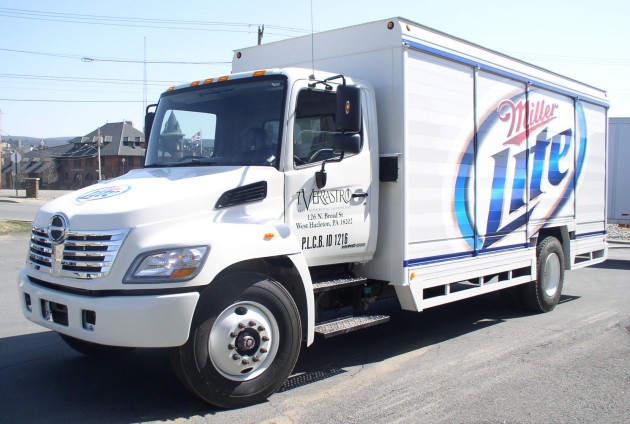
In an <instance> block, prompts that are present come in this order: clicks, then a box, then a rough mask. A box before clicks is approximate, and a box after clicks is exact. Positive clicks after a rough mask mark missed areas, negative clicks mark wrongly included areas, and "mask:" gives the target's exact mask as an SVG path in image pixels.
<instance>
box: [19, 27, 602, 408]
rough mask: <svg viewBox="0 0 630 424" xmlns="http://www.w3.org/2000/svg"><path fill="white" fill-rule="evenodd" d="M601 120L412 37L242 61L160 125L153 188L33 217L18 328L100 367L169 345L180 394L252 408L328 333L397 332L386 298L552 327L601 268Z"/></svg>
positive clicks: (312, 42) (498, 58) (584, 98)
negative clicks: (466, 304)
mask: <svg viewBox="0 0 630 424" xmlns="http://www.w3.org/2000/svg"><path fill="white" fill-rule="evenodd" d="M607 108H608V103H607V101H606V96H605V93H604V92H602V91H601V90H598V89H596V88H593V87H590V86H588V85H584V84H581V83H578V82H576V81H574V80H571V79H568V78H565V77H562V76H560V75H557V74H554V73H551V72H548V71H545V70H543V69H541V68H538V67H535V66H532V65H529V64H527V63H524V62H521V61H519V60H516V59H513V58H511V57H508V56H505V55H503V54H499V53H496V52H494V51H491V50H488V49H485V48H482V47H480V46H477V45H474V44H471V43H469V42H466V41H464V40H460V39H457V38H454V37H452V36H449V35H446V34H443V33H441V32H438V31H435V30H432V29H430V28H426V27H424V26H422V25H419V24H416V23H414V22H411V21H409V20H406V19H401V18H396V19H390V20H384V21H380V22H374V23H369V24H365V25H359V26H355V27H349V28H343V29H339V30H335V31H329V32H324V33H319V34H315V35H314V36H312V37H310V36H309V37H303V38H295V39H290V40H285V41H280V42H277V43H271V44H268V45H262V46H257V47H252V48H247V49H243V50H239V51H237V52H235V56H234V60H233V73H232V74H230V75H225V76H221V77H219V78H209V79H206V80H200V81H195V82H193V83H191V84H186V85H183V86H179V87H174V88H171V89H169V90H168V91H167V92H165V93H164V94H162V96H161V97H160V100H159V103H158V104H157V105H156V107H155V106H154V107H149V108H148V110H149V111H150V112H148V113H147V119H146V132H147V138H148V140H149V141H148V148H147V154H146V162H145V167H144V169H141V170H133V171H131V172H129V173H128V174H126V175H124V176H122V177H120V178H117V179H114V180H112V181H106V182H103V183H100V184H97V185H95V186H92V187H88V188H85V189H83V190H80V191H77V192H75V193H72V194H69V195H67V196H65V197H62V198H59V199H57V200H55V201H53V202H51V203H48V204H47V205H45V206H43V207H42V208H41V210H40V211H39V213H38V215H37V217H36V219H35V221H34V223H33V233H32V239H31V243H30V253H29V255H28V260H27V264H26V267H25V269H24V270H23V271H21V273H20V275H19V290H20V300H21V303H22V308H23V311H24V314H25V316H26V317H27V318H28V319H30V320H31V321H33V322H35V323H38V324H40V325H43V326H44V327H47V328H49V329H52V330H54V331H57V332H59V333H60V334H61V336H62V338H63V339H64V340H65V341H66V342H67V343H68V344H69V345H70V346H72V347H73V348H75V349H76V350H78V351H80V352H83V353H86V354H94V355H104V354H116V353H119V352H124V351H126V350H128V349H129V348H134V347H167V348H171V349H172V363H173V366H174V369H175V371H176V373H177V375H178V376H179V377H180V379H181V381H182V382H183V384H184V385H185V386H186V387H187V388H188V389H190V390H191V391H192V392H193V393H195V394H196V395H198V396H199V397H201V398H202V399H204V400H206V401H207V402H209V403H211V404H214V405H218V406H222V407H238V406H242V405H248V404H251V403H254V402H259V401H261V400H263V399H265V398H266V397H268V396H269V395H271V394H272V393H273V392H274V391H276V390H277V389H278V388H279V387H281V386H282V384H283V382H284V381H285V380H286V378H287V377H288V376H289V375H290V373H291V371H292V369H293V367H294V365H295V362H296V360H297V358H298V354H299V351H300V347H301V346H302V343H305V344H306V345H310V344H311V343H313V341H314V339H315V337H316V335H317V334H319V335H321V336H323V337H330V336H334V335H338V334H344V333H347V332H349V331H352V330H354V329H358V328H363V327H367V326H370V325H374V324H378V323H382V322H385V321H387V320H388V319H389V317H388V316H386V315H381V314H373V313H371V312H372V311H371V308H370V307H371V306H373V304H374V302H375V301H377V300H379V299H384V298H387V297H389V298H392V297H394V296H395V297H397V299H398V301H399V303H400V306H401V307H402V308H404V309H405V310H410V311H422V310H423V309H426V308H429V307H433V306H437V305H440V304H444V303H449V302H452V301H456V300H460V299H464V298H469V297H472V296H476V295H481V294H484V293H489V292H492V291H495V290H501V289H504V290H507V291H509V294H510V295H511V296H514V297H516V298H517V299H518V300H519V301H521V302H522V303H523V304H524V305H526V306H528V307H529V308H531V309H533V310H535V311H543V312H545V311H550V310H551V309H553V308H554V306H555V305H556V304H557V303H558V299H559V297H560V293H561V289H562V284H563V277H564V271H565V270H570V269H575V268H578V267H582V266H586V265H591V264H595V263H598V262H602V261H604V260H605V259H606V256H607V244H606V180H605V176H606V129H607V126H606V122H607V118H606V115H607ZM149 132H150V134H149ZM366 331H369V330H366Z"/></svg>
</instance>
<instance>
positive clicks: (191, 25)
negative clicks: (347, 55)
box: [0, 7, 310, 36]
mask: <svg viewBox="0 0 630 424" xmlns="http://www.w3.org/2000/svg"><path fill="white" fill-rule="evenodd" d="M0 16H3V17H7V18H15V19H29V20H38V21H51V22H64V23H75V24H89V25H106V26H118V27H134V28H156V29H174V30H188V31H190V30H194V31H215V32H217V31H219V32H242V33H251V32H255V31H256V30H257V28H258V26H259V25H261V24H260V23H245V22H208V21H198V20H178V19H151V18H134V17H121V16H106V15H83V14H77V13H60V12H47V11H39V10H27V9H14V8H6V7H2V8H0ZM107 21H109V22H107ZM215 27H228V28H230V27H237V28H247V29H235V30H230V29H216V28H215ZM267 27H268V28H272V29H275V30H278V31H284V32H288V33H295V34H308V33H309V32H310V31H308V30H304V29H301V28H292V27H286V26H280V25H267ZM273 35H278V36H287V35H286V34H277V33H276V34H273Z"/></svg>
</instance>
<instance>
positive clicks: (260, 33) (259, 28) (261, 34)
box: [258, 25, 265, 46]
mask: <svg viewBox="0 0 630 424" xmlns="http://www.w3.org/2000/svg"><path fill="white" fill-rule="evenodd" d="M264 32H265V26H264V25H263V26H262V27H260V26H259V27H258V45H259V46H260V45H261V44H262V38H263V33H264Z"/></svg>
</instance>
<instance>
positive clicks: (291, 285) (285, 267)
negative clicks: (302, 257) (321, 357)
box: [215, 256, 308, 337]
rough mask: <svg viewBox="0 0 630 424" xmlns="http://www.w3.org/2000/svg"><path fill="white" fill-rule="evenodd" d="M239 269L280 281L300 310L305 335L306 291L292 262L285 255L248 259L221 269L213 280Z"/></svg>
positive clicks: (305, 334)
mask: <svg viewBox="0 0 630 424" xmlns="http://www.w3.org/2000/svg"><path fill="white" fill-rule="evenodd" d="M240 271H249V272H257V273H260V274H264V275H266V276H268V277H270V278H272V279H273V280H275V281H277V282H278V283H280V284H281V285H282V286H283V287H284V288H285V289H287V291H288V292H289V294H291V297H292V298H293V301H294V302H295V305H296V306H297V308H298V311H299V312H300V321H301V323H302V335H303V337H306V336H307V330H308V308H307V306H306V305H307V303H306V292H305V290H304V283H303V282H302V277H301V276H300V273H299V272H298V270H297V269H296V268H295V266H294V264H293V262H292V261H291V260H290V259H289V258H287V257H286V256H272V257H268V258H257V259H250V260H247V261H243V262H238V263H235V264H232V265H230V266H229V267H227V268H225V269H224V270H223V271H221V272H220V273H219V274H218V275H217V276H216V277H215V280H218V279H219V278H221V277H223V276H225V275H227V274H230V273H233V272H240Z"/></svg>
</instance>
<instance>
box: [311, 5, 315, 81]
mask: <svg viewBox="0 0 630 424" xmlns="http://www.w3.org/2000/svg"><path fill="white" fill-rule="evenodd" d="M311 64H312V66H313V75H311V79H315V35H314V30H313V0H311Z"/></svg>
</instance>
